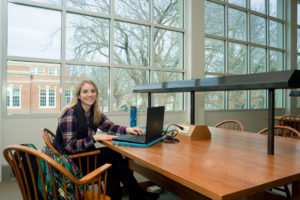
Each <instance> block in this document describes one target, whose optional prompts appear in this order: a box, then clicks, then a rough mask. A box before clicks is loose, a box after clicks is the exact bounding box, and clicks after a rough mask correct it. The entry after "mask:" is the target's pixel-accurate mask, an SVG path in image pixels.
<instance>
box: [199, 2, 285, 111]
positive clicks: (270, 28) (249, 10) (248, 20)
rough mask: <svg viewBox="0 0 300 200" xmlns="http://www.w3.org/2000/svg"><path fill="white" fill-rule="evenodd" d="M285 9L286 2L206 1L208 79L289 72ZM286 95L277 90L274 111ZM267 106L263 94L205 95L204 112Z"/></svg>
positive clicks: (264, 107)
mask: <svg viewBox="0 0 300 200" xmlns="http://www.w3.org/2000/svg"><path fill="white" fill-rule="evenodd" d="M285 5H286V1H284V0H269V1H266V0H259V1H257V0H251V1H250V2H248V1H246V0H243V1H242V0H241V1H236V0H228V2H227V1H226V2H225V1H221V0H214V1H210V0H206V1H205V74H206V76H207V77H209V76H227V75H235V74H253V73H261V72H269V71H281V70H286V69H285V68H283V66H286V65H285V51H286V49H285V48H286V47H285V46H286V45H285V44H284V41H285V35H286V34H285V27H286V23H287V22H286V20H285V19H284V15H283V13H284V12H283V11H284V10H285ZM216 13H218V14H216ZM217 96H218V97H219V98H215V97H217ZM283 96H284V92H283V90H276V91H275V105H276V108H283V107H284V101H283V99H284V98H283ZM266 108H267V92H266V91H265V90H254V91H228V92H218V93H216V92H213V93H211V92H207V93H206V97H205V109H206V110H220V109H225V110H245V109H266Z"/></svg>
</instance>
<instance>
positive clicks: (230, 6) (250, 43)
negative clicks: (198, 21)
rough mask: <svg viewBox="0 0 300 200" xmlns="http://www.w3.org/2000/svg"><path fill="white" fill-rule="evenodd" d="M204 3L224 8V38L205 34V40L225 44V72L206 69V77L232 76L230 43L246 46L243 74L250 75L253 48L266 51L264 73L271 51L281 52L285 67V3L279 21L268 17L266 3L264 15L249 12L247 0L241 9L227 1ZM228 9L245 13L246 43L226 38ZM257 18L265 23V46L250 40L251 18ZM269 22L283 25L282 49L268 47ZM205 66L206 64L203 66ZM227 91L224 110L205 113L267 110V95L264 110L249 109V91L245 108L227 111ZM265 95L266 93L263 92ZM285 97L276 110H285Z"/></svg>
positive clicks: (215, 0)
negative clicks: (244, 71) (230, 71)
mask: <svg viewBox="0 0 300 200" xmlns="http://www.w3.org/2000/svg"><path fill="white" fill-rule="evenodd" d="M205 2H210V3H215V4H217V5H222V6H223V7H224V13H225V15H224V20H223V21H224V27H225V31H224V32H225V35H224V36H219V35H212V34H208V33H205V39H212V40H218V41H220V42H221V41H223V42H224V43H225V50H224V63H225V64H224V68H225V71H224V73H220V72H207V71H206V69H205V72H204V73H205V75H206V76H230V75H234V74H232V73H229V72H228V71H229V58H228V56H229V53H228V52H229V44H230V43H234V44H239V45H245V46H246V49H247V52H246V57H247V61H246V64H247V66H246V73H245V74H250V73H251V68H252V66H251V51H250V49H251V48H253V47H256V48H263V49H265V50H266V58H265V62H266V66H267V69H266V71H269V70H270V52H271V51H279V52H282V54H283V59H282V66H287V53H288V50H287V38H286V37H287V36H286V34H287V33H286V29H287V20H286V19H287V13H286V9H287V1H284V7H283V13H284V15H283V19H280V18H275V17H272V16H270V14H269V6H268V5H267V3H266V6H267V7H266V8H267V11H266V13H259V12H256V11H254V10H251V9H250V4H249V0H248V1H247V5H246V7H241V6H237V5H234V4H230V3H227V1H222V0H205ZM266 2H269V1H266ZM228 9H237V10H240V11H243V12H246V21H247V25H246V26H247V32H246V34H247V40H246V41H243V40H236V39H233V38H229V36H228V21H229V20H228ZM253 15H254V16H258V17H262V18H264V19H265V21H266V24H265V26H266V36H265V37H266V38H265V40H266V43H265V44H258V43H254V42H253V41H252V40H251V38H250V37H251V29H250V28H251V18H252V17H251V16H253ZM270 21H272V22H279V23H282V24H283V27H282V31H283V33H282V40H283V43H284V44H283V46H282V48H278V47H273V46H271V45H270V34H269V28H270ZM205 65H206V64H205ZM284 70H287V68H285V69H284ZM228 93H229V91H226V92H225V95H224V105H225V106H224V108H223V109H211V108H208V109H207V108H206V107H204V109H205V111H210V110H212V111H217V110H228V111H232V110H237V111H244V110H266V109H267V103H266V101H267V95H266V96H265V103H264V108H259V109H253V108H251V104H250V91H249V90H246V96H247V97H246V100H245V102H244V103H245V105H246V107H245V108H243V109H229V104H230V102H229V95H228ZM265 93H266V92H265ZM283 95H285V93H283ZM284 97H285V96H283V99H284V101H283V102H282V106H281V107H280V108H276V109H285V108H286V101H285V99H286V98H284Z"/></svg>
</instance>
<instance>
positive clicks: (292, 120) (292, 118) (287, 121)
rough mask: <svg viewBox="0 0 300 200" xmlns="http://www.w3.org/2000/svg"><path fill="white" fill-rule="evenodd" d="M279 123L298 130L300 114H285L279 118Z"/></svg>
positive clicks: (299, 129)
mask: <svg viewBox="0 0 300 200" xmlns="http://www.w3.org/2000/svg"><path fill="white" fill-rule="evenodd" d="M279 125H281V126H290V127H292V128H294V129H296V130H298V131H300V116H299V115H285V116H282V117H281V118H280V119H279Z"/></svg>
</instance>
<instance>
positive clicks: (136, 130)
mask: <svg viewBox="0 0 300 200" xmlns="http://www.w3.org/2000/svg"><path fill="white" fill-rule="evenodd" d="M126 132H127V133H130V134H133V135H145V132H144V130H143V129H141V128H138V127H127V128H126Z"/></svg>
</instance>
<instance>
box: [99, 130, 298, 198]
mask: <svg viewBox="0 0 300 200" xmlns="http://www.w3.org/2000/svg"><path fill="white" fill-rule="evenodd" d="M209 129H210V131H211V135H212V137H211V139H210V140H196V141H190V140H187V139H185V138H183V137H180V136H179V137H178V138H179V139H180V142H179V143H176V144H166V143H162V142H159V143H156V144H154V145H152V146H151V147H149V148H138V147H127V146H116V145H112V143H111V142H109V141H106V142H103V144H104V145H106V146H108V147H109V148H112V149H113V150H115V151H117V152H120V153H121V154H123V155H125V156H126V157H128V158H130V159H132V160H135V161H137V162H139V163H141V164H143V165H144V166H146V167H147V168H150V169H151V170H154V171H155V172H158V173H159V174H162V175H163V176H166V177H168V178H170V179H172V180H174V181H176V182H177V183H180V184H182V185H184V186H186V187H188V188H190V189H192V190H194V191H196V192H198V193H200V194H202V195H204V196H206V197H209V198H211V199H216V200H229V199H238V198H241V197H246V196H250V195H253V194H256V193H259V192H263V191H265V190H266V189H268V188H273V187H274V186H279V185H283V184H288V183H291V182H294V186H297V187H294V189H296V191H293V193H294V194H293V195H294V197H296V198H298V197H299V193H300V191H298V190H299V189H300V186H299V185H300V184H299V180H300V140H297V139H291V138H281V137H275V155H268V154H267V136H266V135H259V134H256V133H249V132H239V131H233V130H226V129H221V128H213V127H209ZM296 198H294V199H296Z"/></svg>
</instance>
